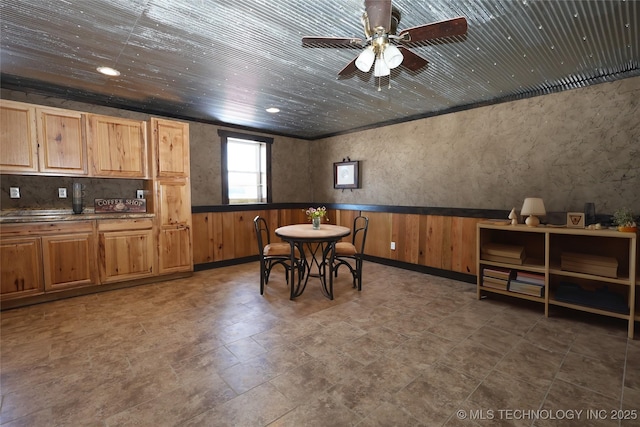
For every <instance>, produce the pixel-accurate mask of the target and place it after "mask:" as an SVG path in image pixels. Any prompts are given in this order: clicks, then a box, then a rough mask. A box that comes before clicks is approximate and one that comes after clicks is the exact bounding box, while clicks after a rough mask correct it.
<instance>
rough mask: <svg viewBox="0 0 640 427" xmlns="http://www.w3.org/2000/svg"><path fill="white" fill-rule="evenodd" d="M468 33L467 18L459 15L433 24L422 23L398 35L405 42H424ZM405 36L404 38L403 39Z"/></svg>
mask: <svg viewBox="0 0 640 427" xmlns="http://www.w3.org/2000/svg"><path fill="white" fill-rule="evenodd" d="M466 33H467V19H466V18H464V17H462V16H461V17H458V18H453V19H447V20H446V21H440V22H434V23H432V24H426V25H420V26H417V27H413V28H407V29H404V30H402V31H400V34H398V37H401V39H400V41H401V42H403V43H416V42H423V41H427V40H431V39H437V38H440V37H452V36H461V35H464V34H466ZM402 38H404V39H402Z"/></svg>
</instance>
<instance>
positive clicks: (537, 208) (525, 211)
mask: <svg viewBox="0 0 640 427" xmlns="http://www.w3.org/2000/svg"><path fill="white" fill-rule="evenodd" d="M520 214H521V215H522V216H528V218H527V220H526V221H525V224H527V225H528V226H529V227H537V226H538V225H539V224H540V220H539V219H538V216H539V215H546V214H547V211H546V210H545V209H544V202H543V201H542V199H540V198H537V197H527V198H526V199H524V203H523V204H522V210H521V211H520Z"/></svg>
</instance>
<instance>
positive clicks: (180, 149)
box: [151, 118, 190, 178]
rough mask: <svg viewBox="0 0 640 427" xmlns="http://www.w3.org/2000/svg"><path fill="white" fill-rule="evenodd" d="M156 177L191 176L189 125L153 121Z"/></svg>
mask: <svg viewBox="0 0 640 427" xmlns="http://www.w3.org/2000/svg"><path fill="white" fill-rule="evenodd" d="M151 128H152V129H153V139H154V151H155V163H156V176H158V177H172V178H180V177H188V176H189V172H190V171H189V125H188V124H187V123H182V122H176V121H171V120H161V119H155V118H152V119H151Z"/></svg>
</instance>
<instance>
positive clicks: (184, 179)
mask: <svg viewBox="0 0 640 427" xmlns="http://www.w3.org/2000/svg"><path fill="white" fill-rule="evenodd" d="M149 125H150V128H151V129H150V134H151V137H152V139H153V169H154V170H153V173H154V192H155V202H156V203H157V205H156V206H155V212H156V221H157V230H158V236H157V242H158V271H159V273H160V274H165V273H176V272H183V271H193V247H192V241H193V239H192V235H191V233H192V231H191V229H192V227H191V183H190V180H189V174H190V161H189V125H188V124H187V123H182V122H177V121H173V120H162V119H157V118H151V120H150V122H149Z"/></svg>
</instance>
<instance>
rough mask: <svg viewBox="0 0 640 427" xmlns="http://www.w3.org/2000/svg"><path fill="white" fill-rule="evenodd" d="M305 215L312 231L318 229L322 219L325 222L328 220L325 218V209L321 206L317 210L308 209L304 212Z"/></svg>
mask: <svg viewBox="0 0 640 427" xmlns="http://www.w3.org/2000/svg"><path fill="white" fill-rule="evenodd" d="M305 213H306V214H307V218H309V219H310V220H311V223H312V224H313V229H314V230H319V229H320V223H321V222H322V218H324V219H326V220H327V221H328V220H329V217H327V208H325V207H324V206H321V207H319V208H309V209H307V210H306V211H305Z"/></svg>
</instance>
